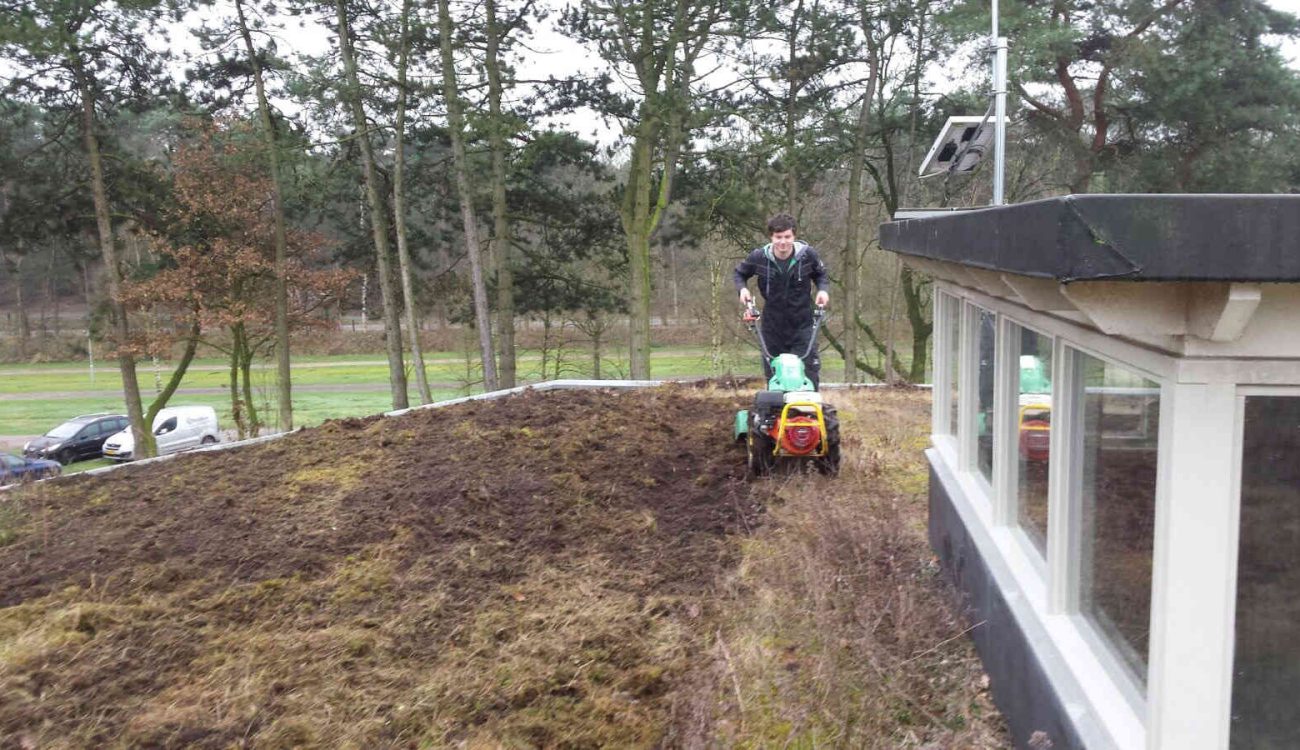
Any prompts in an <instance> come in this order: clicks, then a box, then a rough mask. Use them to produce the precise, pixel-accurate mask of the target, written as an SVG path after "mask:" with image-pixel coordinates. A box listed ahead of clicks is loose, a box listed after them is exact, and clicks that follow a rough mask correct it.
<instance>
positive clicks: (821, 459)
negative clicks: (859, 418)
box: [813, 405, 840, 477]
mask: <svg viewBox="0 0 1300 750" xmlns="http://www.w3.org/2000/svg"><path fill="white" fill-rule="evenodd" d="M822 418H823V419H824V420H826V455H825V456H818V457H817V458H815V459H813V463H814V464H815V465H816V466H817V471H819V472H821V473H822V474H825V475H826V476H831V477H833V476H836V475H838V474H839V473H840V417H839V413H838V412H836V411H835V407H834V406H829V405H827V406H823V407H822Z"/></svg>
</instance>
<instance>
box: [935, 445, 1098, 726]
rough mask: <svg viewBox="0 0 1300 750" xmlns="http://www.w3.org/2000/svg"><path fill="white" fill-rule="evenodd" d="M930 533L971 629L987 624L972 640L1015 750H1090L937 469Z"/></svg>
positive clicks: (977, 629) (973, 632)
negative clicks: (1048, 749)
mask: <svg viewBox="0 0 1300 750" xmlns="http://www.w3.org/2000/svg"><path fill="white" fill-rule="evenodd" d="M929 530H930V546H931V547H932V548H933V549H934V551H935V553H936V554H937V555H938V556H939V561H940V563H941V564H942V566H943V569H944V572H945V573H946V574H947V576H948V577H949V579H950V580H951V581H952V582H953V583H954V584H955V585H956V587H957V590H958V592H959V594H960V597H961V605H962V607H963V609H964V610H965V612H966V616H967V617H968V618H969V619H970V622H971V624H974V623H983V624H982V625H980V626H979V627H976V628H975V629H974V630H972V631H971V638H972V639H973V640H974V641H975V648H976V649H977V650H978V651H979V654H980V659H981V660H982V661H983V662H984V670H985V671H986V672H988V675H989V681H990V688H991V690H992V693H993V701H994V703H996V704H997V707H998V710H999V711H1001V712H1002V715H1003V716H1004V717H1005V718H1006V721H1007V726H1008V728H1009V729H1010V731H1011V736H1012V739H1013V741H1014V742H1015V747H1016V748H1024V749H1025V750H1045V749H1046V748H1051V750H1075V749H1079V750H1082V749H1083V748H1085V747H1086V746H1085V744H1084V742H1083V741H1082V739H1081V738H1080V736H1079V734H1078V732H1077V730H1076V729H1075V727H1074V725H1073V722H1071V721H1070V718H1069V714H1068V713H1067V711H1066V709H1065V706H1064V705H1063V704H1062V701H1061V699H1060V697H1059V696H1058V694H1057V692H1056V689H1055V688H1054V687H1053V685H1052V683H1051V681H1050V680H1049V679H1048V677H1047V673H1046V672H1045V671H1044V669H1043V666H1042V664H1040V663H1039V661H1038V658H1037V657H1036V656H1035V655H1034V652H1033V650H1032V649H1031V648H1030V644H1029V639H1028V637H1027V636H1026V634H1025V633H1024V632H1023V631H1022V630H1021V628H1020V626H1019V624H1018V623H1017V621H1016V618H1015V616H1014V614H1013V613H1012V612H1011V609H1010V608H1009V607H1008V605H1007V600H1006V598H1005V597H1004V595H1003V592H1002V591H1001V590H1000V589H999V588H998V586H997V583H996V581H995V580H994V578H993V575H992V574H991V572H990V571H989V567H988V565H987V563H986V561H985V560H984V559H983V557H982V556H981V555H980V552H979V549H978V548H977V547H976V545H975V544H974V542H973V541H972V540H971V538H970V534H969V532H968V531H967V529H966V525H965V524H964V523H963V522H962V518H961V516H960V514H959V513H958V511H957V509H956V508H955V507H954V506H953V504H952V499H951V498H950V497H948V493H947V492H946V490H945V489H944V485H943V483H942V482H941V481H940V480H939V477H938V475H937V473H936V472H935V469H934V467H933V466H931V467H930V524H929ZM1049 742H1050V744H1049Z"/></svg>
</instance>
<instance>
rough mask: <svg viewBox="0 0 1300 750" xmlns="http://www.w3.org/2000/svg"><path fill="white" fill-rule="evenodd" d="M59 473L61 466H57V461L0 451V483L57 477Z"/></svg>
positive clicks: (61, 470)
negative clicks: (22, 456) (12, 454)
mask: <svg viewBox="0 0 1300 750" xmlns="http://www.w3.org/2000/svg"><path fill="white" fill-rule="evenodd" d="M61 473H63V467H62V466H59V463H58V462H57V461H47V460H45V459H43V458H19V457H17V456H11V455H9V454H8V453H0V485H3V484H15V483H17V482H29V481H31V480H34V479H45V478H46V477H57V476H58V475H59V474H61Z"/></svg>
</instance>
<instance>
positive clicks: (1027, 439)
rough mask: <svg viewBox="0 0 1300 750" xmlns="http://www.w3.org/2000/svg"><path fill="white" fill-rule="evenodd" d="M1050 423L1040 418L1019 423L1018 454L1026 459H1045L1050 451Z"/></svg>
mask: <svg viewBox="0 0 1300 750" xmlns="http://www.w3.org/2000/svg"><path fill="white" fill-rule="evenodd" d="M1051 445H1052V433H1051V425H1050V424H1049V423H1048V422H1046V421H1044V420H1040V419H1032V420H1026V421H1024V422H1023V423H1021V425H1020V456H1021V457H1022V458H1024V459H1025V460H1027V461H1046V460H1047V457H1048V454H1049V453H1050V452H1051Z"/></svg>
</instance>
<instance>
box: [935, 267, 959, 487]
mask: <svg viewBox="0 0 1300 750" xmlns="http://www.w3.org/2000/svg"><path fill="white" fill-rule="evenodd" d="M962 308H963V304H962V300H961V298H960V297H957V296H955V295H953V294H951V293H948V292H946V291H941V290H939V289H936V290H935V305H934V309H935V312H936V319H937V320H938V325H936V326H935V327H934V329H933V330H934V333H935V335H934V351H933V355H932V356H931V360H932V361H933V362H934V378H933V381H934V387H933V388H932V389H931V393H932V394H933V395H934V407H933V418H932V420H931V427H930V430H931V435H930V442H931V443H932V444H933V445H934V446H935V448H936V449H937V450H939V451H940V452H941V453H943V454H945V457H946V458H947V460H948V463H950V464H954V463H956V458H957V435H958V430H959V429H960V424H957V425H951V430H950V429H949V428H950V425H949V420H950V419H951V416H952V407H953V404H952V392H953V383H952V382H951V377H952V362H951V361H949V353H950V351H951V346H950V344H951V343H952V342H950V341H949V340H948V339H949V335H950V333H951V330H952V329H951V328H950V325H949V324H950V316H954V315H955V316H957V317H958V324H957V330H958V333H959V334H960V331H961V322H960V316H961V310H962ZM959 364H960V355H959ZM957 377H958V383H960V378H961V374H960V372H958V376H957ZM958 395H959V396H960V389H958Z"/></svg>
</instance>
